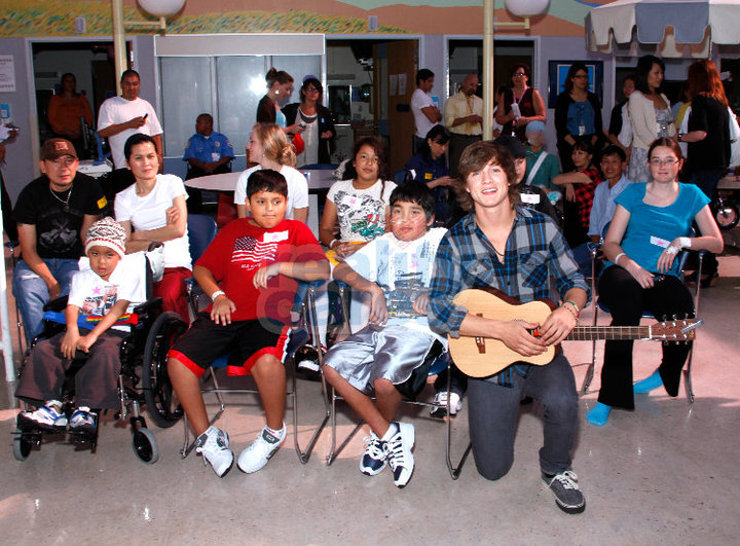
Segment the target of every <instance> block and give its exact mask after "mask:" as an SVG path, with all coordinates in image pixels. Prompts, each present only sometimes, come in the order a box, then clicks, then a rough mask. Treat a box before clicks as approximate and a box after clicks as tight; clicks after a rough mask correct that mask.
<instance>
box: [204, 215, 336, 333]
mask: <svg viewBox="0 0 740 546" xmlns="http://www.w3.org/2000/svg"><path fill="white" fill-rule="evenodd" d="M251 222H252V220H251V219H250V218H239V219H237V220H234V221H233V222H231V223H229V224H227V225H226V226H224V227H223V228H222V229H221V231H219V233H218V235H216V238H215V239H214V240H213V242H212V243H211V244H210V245H208V248H207V249H206V251H205V252H204V253H203V255H202V256H201V257H200V259H199V260H198V261H197V262H196V264H195V265H198V266H202V267H205V268H207V269H208V270H209V271H210V272H211V273H212V274H213V276H214V277H215V279H216V281H217V282H218V283H219V284H220V288H221V290H223V291H224V292H226V296H227V297H228V298H229V299H230V300H232V301H233V302H234V304H235V305H236V311H235V312H233V313H232V314H231V320H252V319H257V318H263V317H267V318H271V319H275V320H278V321H280V322H282V323H283V324H288V323H289V322H290V310H291V308H292V307H293V302H294V299H295V293H296V289H297V287H298V281H296V280H295V279H291V278H289V277H286V276H284V275H277V276H275V277H273V278H272V279H270V280H269V281H268V283H267V286H268V287H267V289H257V288H255V287H254V284H253V282H252V281H253V278H254V274H255V272H256V271H257V270H258V269H260V268H261V267H264V266H266V265H269V264H271V263H274V262H308V261H311V260H317V261H320V260H326V257H325V256H324V253H323V252H322V250H321V247H320V246H319V243H318V241H316V238H315V237H314V236H313V233H311V230H310V229H308V227H307V226H306V225H305V224H303V223H301V222H297V221H295V220H283V221H282V222H280V223H279V224H278V225H277V226H275V227H274V228H272V229H265V228H262V227H259V226H256V225H253V224H252V223H251ZM211 307H212V305H211V306H209V307H208V309H206V312H209V311H210V310H211Z"/></svg>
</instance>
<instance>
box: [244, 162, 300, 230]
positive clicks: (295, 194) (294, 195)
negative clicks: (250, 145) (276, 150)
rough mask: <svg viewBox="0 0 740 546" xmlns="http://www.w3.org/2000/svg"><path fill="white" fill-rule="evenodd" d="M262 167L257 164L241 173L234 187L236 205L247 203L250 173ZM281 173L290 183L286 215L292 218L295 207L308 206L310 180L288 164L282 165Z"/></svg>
mask: <svg viewBox="0 0 740 546" xmlns="http://www.w3.org/2000/svg"><path fill="white" fill-rule="evenodd" d="M260 169H262V167H261V166H260V165H255V166H254V167H252V168H251V169H247V170H246V171H244V172H243V173H242V174H240V175H239V179H238V180H237V181H236V187H235V188H234V204H235V205H246V204H247V180H249V175H250V174H252V173H253V172H255V171H259V170H260ZM280 174H282V175H283V176H284V177H285V181H286V182H287V183H288V207H287V208H286V209H285V217H286V218H287V219H289V220H292V219H293V211H294V210H295V209H303V208H308V182H306V177H305V176H303V173H301V172H300V171H298V170H296V169H294V168H293V167H289V166H287V165H283V166H282V167H280Z"/></svg>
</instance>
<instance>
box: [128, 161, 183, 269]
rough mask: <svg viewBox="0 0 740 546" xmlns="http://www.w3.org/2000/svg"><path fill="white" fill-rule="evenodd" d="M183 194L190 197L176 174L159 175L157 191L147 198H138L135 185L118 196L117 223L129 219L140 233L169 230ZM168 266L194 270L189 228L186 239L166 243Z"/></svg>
mask: <svg viewBox="0 0 740 546" xmlns="http://www.w3.org/2000/svg"><path fill="white" fill-rule="evenodd" d="M180 195H184V196H185V199H187V198H188V194H187V192H186V191H185V185H184V184H183V183H182V179H181V178H180V177H178V176H175V175H174V174H158V175H157V182H156V183H155V184H154V189H152V191H151V192H149V194H148V195H145V196H143V197H141V196H138V195H136V184H132V185H131V186H129V187H128V188H126V189H125V190H123V191H122V192H120V193H119V194H118V195H116V202H115V205H114V208H115V211H116V220H117V221H119V222H125V221H126V220H128V221H130V222H131V226H132V227H133V228H134V229H135V230H138V231H146V230H150V229H159V228H162V227H165V226H166V225H167V209H168V208H170V207H171V206H172V204H173V202H174V199H175V197H178V196H180ZM164 266H165V267H186V268H188V269H192V268H193V267H192V265H191V260H190V247H189V245H188V230H187V228H186V229H185V234H184V235H183V236H182V237H178V238H177V239H170V240H169V241H164Z"/></svg>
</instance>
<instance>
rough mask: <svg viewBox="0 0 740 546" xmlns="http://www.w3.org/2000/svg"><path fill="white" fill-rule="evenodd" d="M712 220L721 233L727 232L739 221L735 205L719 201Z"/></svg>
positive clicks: (739, 214) (739, 216)
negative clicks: (715, 222)
mask: <svg viewBox="0 0 740 546" xmlns="http://www.w3.org/2000/svg"><path fill="white" fill-rule="evenodd" d="M714 218H715V220H716V221H717V225H718V226H719V228H720V229H721V230H722V231H729V230H731V229H732V228H734V227H735V226H736V225H737V223H738V220H740V212H739V211H738V208H737V205H736V204H735V203H733V202H731V201H720V203H719V204H718V205H717V207H716V210H715V212H714Z"/></svg>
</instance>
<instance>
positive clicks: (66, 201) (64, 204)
mask: <svg viewBox="0 0 740 546" xmlns="http://www.w3.org/2000/svg"><path fill="white" fill-rule="evenodd" d="M72 188H73V186H70V187H69V193H68V194H67V198H66V199H64V200H62V199H61V198H60V197H59V196H58V195H57V194H56V193H54V191H53V190H52V189H51V187H49V193H50V194H51V196H52V197H53V198H54V199H56V200H57V201H59V202H60V203H61V204H62V210H63V211H64V212H69V200H70V199H71V197H72Z"/></svg>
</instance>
